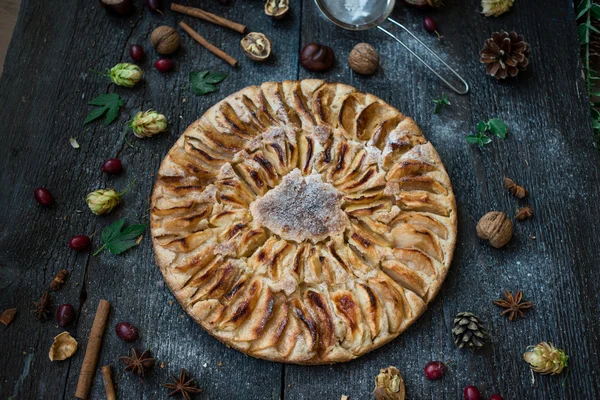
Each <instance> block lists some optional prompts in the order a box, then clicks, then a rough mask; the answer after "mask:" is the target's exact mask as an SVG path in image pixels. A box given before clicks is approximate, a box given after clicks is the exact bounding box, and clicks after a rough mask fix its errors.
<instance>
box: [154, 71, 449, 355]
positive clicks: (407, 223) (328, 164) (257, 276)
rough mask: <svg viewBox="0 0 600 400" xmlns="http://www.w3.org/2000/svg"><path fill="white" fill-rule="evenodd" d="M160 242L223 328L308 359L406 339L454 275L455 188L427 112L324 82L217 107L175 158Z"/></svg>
mask: <svg viewBox="0 0 600 400" xmlns="http://www.w3.org/2000/svg"><path fill="white" fill-rule="evenodd" d="M151 228H152V240H153V244H154V249H155V253H156V261H157V263H158V265H159V266H160V269H161V271H162V273H163V276H164V279H165V282H166V283H167V285H168V286H169V288H170V289H171V291H172V292H173V294H174V295H175V297H176V298H177V300H178V301H179V302H180V304H181V305H182V307H183V308H184V309H185V310H186V311H187V313H188V314H189V315H190V316H192V318H194V319H195V320H196V321H197V322H198V323H199V324H200V325H202V327H203V328H204V329H206V330H207V331H208V332H209V333H210V334H211V335H213V336H215V337H216V338H218V339H219V340H221V341H223V342H224V343H226V344H227V345H228V346H231V347H233V348H236V349H238V350H240V351H242V352H243V353H246V354H248V355H251V356H254V357H259V358H264V359H267V360H273V361H280V362H289V363H297V364H325V363H334V362H341V361H347V360H351V359H353V358H356V357H359V356H361V355H363V354H365V353H367V352H369V351H371V350H373V349H375V348H377V347H379V346H381V345H383V344H385V343H387V342H389V341H390V340H392V339H393V338H395V337H396V336H398V335H399V334H400V333H402V332H403V331H404V330H405V329H406V328H407V327H408V326H409V325H410V324H412V323H413V322H414V321H415V320H416V319H417V318H418V317H419V315H420V314H421V313H422V312H423V311H424V310H425V308H426V306H427V303H428V302H429V301H431V300H432V299H433V298H434V296H435V295H436V293H437V292H438V290H439V288H440V285H441V284H442V282H443V280H444V278H445V276H446V273H447V271H448V267H449V265H450V261H451V259H452V254H453V251H454V245H455V241H456V204H455V200H454V194H453V192H452V186H451V184H450V180H449V178H448V174H447V173H446V171H445V169H444V166H443V165H442V162H441V160H440V158H439V156H438V154H437V152H436V151H435V149H434V148H433V146H432V145H431V144H430V143H429V142H428V141H427V140H426V139H425V138H424V137H423V135H422V133H421V130H420V129H419V127H418V126H417V125H416V124H415V122H414V121H413V120H412V119H410V118H408V117H406V116H404V115H402V114H401V113H400V112H398V110H396V109H395V108H393V107H391V106H390V105H388V104H386V103H385V102H384V101H382V100H381V99H379V98H377V97H375V96H373V95H370V94H365V93H361V92H359V91H357V90H356V89H355V88H353V87H351V86H348V85H343V84H339V83H326V82H324V81H321V80H315V79H307V80H303V81H285V82H267V83H264V84H262V85H261V86H251V87H247V88H245V89H243V90H241V91H239V92H237V93H234V94H232V95H231V96H229V97H227V98H226V99H224V100H222V101H220V102H219V103H217V104H215V105H214V106H213V107H212V108H210V109H209V110H208V111H207V112H206V113H205V114H204V115H203V116H202V118H200V119H199V120H197V121H196V122H194V123H193V124H192V125H190V126H189V127H188V128H187V129H186V131H185V132H184V133H183V135H182V136H181V137H180V138H179V140H178V141H177V142H176V143H175V145H174V146H173V148H172V149H171V150H170V151H169V153H168V154H167V155H166V157H165V159H164V160H163V162H162V164H161V166H160V169H159V173H158V179H157V181H156V185H155V188H154V192H153V196H152V210H151Z"/></svg>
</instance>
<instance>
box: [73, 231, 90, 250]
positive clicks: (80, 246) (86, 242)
mask: <svg viewBox="0 0 600 400" xmlns="http://www.w3.org/2000/svg"><path fill="white" fill-rule="evenodd" d="M91 244H92V240H91V239H90V238H89V237H87V236H85V235H77V236H73V237H72V238H71V240H69V247H70V248H72V249H73V250H77V251H82V250H85V249H87V248H88V247H90V245H91Z"/></svg>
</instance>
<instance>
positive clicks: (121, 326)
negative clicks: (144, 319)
mask: <svg viewBox="0 0 600 400" xmlns="http://www.w3.org/2000/svg"><path fill="white" fill-rule="evenodd" d="M115 331H117V336H118V337H119V338H121V340H124V341H126V342H135V341H136V340H138V338H139V337H140V334H139V332H138V330H137V328H136V327H135V326H133V325H132V324H130V323H129V322H125V321H123V322H119V323H118V324H117V325H116V326H115Z"/></svg>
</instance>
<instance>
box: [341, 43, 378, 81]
mask: <svg viewBox="0 0 600 400" xmlns="http://www.w3.org/2000/svg"><path fill="white" fill-rule="evenodd" d="M348 65H350V68H352V70H353V71H354V72H357V73H359V74H363V75H371V74H374V73H375V72H376V71H377V69H378V68H379V53H377V50H376V49H375V47H373V46H371V45H370V44H368V43H359V44H357V45H356V46H354V48H353V49H352V51H351V52H350V55H349V56H348Z"/></svg>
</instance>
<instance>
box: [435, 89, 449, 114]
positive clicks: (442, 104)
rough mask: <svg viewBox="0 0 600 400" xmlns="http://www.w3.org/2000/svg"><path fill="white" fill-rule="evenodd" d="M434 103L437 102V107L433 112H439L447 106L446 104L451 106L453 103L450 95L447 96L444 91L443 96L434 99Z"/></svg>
mask: <svg viewBox="0 0 600 400" xmlns="http://www.w3.org/2000/svg"><path fill="white" fill-rule="evenodd" d="M433 104H435V108H434V109H433V113H434V114H437V113H439V112H440V110H441V109H442V108H443V107H445V106H449V105H451V104H452V103H450V100H448V97H446V93H442V98H441V99H434V100H433Z"/></svg>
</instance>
